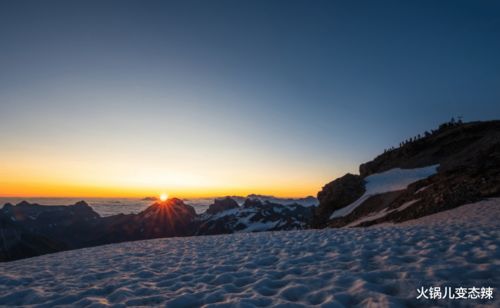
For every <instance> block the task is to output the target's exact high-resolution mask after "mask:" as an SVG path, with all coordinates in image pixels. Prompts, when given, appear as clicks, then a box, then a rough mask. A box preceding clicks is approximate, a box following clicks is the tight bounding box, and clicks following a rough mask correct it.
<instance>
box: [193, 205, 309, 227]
mask: <svg viewBox="0 0 500 308" xmlns="http://www.w3.org/2000/svg"><path fill="white" fill-rule="evenodd" d="M312 214H313V211H312V209H311V208H308V207H304V206H301V205H298V204H290V205H282V204H276V203H271V202H268V201H265V202H261V201H260V200H258V199H247V200H246V201H245V203H244V204H243V206H242V207H231V208H230V209H227V210H224V211H218V212H216V213H215V214H211V213H209V212H208V211H207V212H206V213H204V214H202V215H201V216H200V217H199V218H198V221H199V227H198V231H197V234H198V235H207V234H223V233H234V232H258V231H275V230H297V229H304V228H306V227H307V226H308V223H309V222H310V220H311V219H312Z"/></svg>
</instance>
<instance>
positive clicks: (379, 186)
mask: <svg viewBox="0 0 500 308" xmlns="http://www.w3.org/2000/svg"><path fill="white" fill-rule="evenodd" d="M438 167H439V165H435V166H429V167H424V168H417V169H400V168H395V169H391V170H388V171H385V172H382V173H375V174H372V175H370V176H367V177H366V178H365V182H366V184H365V188H366V191H365V193H364V194H363V195H362V196H361V197H360V198H359V199H358V200H356V201H355V202H353V203H351V204H349V205H348V206H345V207H343V208H340V209H338V210H336V211H335V212H333V213H332V215H330V219H333V218H336V217H342V216H346V215H348V214H350V213H351V212H352V211H354V210H355V209H356V208H357V207H358V206H360V205H361V204H362V203H363V202H365V201H366V200H367V199H368V198H370V197H371V196H374V195H378V194H383V193H387V192H391V191H398V190H403V189H406V188H407V186H408V185H409V184H411V183H414V182H416V181H419V180H422V179H425V178H428V177H429V176H431V175H433V174H435V173H436V172H437V168H438Z"/></svg>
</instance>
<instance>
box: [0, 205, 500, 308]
mask: <svg viewBox="0 0 500 308" xmlns="http://www.w3.org/2000/svg"><path fill="white" fill-rule="evenodd" d="M499 218H500V199H493V200H487V201H482V202H479V203H476V204H471V205H467V206H461V207H458V208H456V209H453V210H450V211H445V212H441V213H438V214H435V215H431V216H427V217H424V218H421V219H418V220H415V221H411V222H405V223H404V224H403V225H399V226H384V227H371V228H363V229H360V228H354V229H350V228H346V229H322V230H303V231H288V232H263V233H240V234H231V235H220V236H199V237H189V238H165V239H155V240H148V241H137V242H128V243H121V244H112V245H106V246H100V247H93V248H86V249H80V250H73V251H67V252H61V253H57V254H52V255H46V256H41V257H36V258H32V259H28V260H19V261H14V262H10V263H3V264H0V305H37V304H41V305H45V306H55V305H68V306H84V305H92V304H94V305H146V306H167V307H193V306H203V305H206V306H205V307H214V306H228V305H235V306H236V305H241V306H276V305H280V304H283V305H289V306H294V307H304V306H313V307H330V306H345V307H352V306H356V305H359V306H369V305H377V306H431V305H432V306H448V307H449V306H454V307H461V306H462V307H470V306H475V307H477V306H481V305H485V306H489V307H498V306H500V297H499V296H498V287H499V286H500V262H499V255H500V251H499V247H500V228H499V226H498V221H499ZM434 286H437V287H441V288H444V287H447V286H449V287H452V288H454V287H473V286H475V287H492V288H494V292H495V293H494V298H493V299H492V300H484V299H483V300H481V299H465V300H464V299H461V300H449V299H442V300H425V299H416V297H417V295H418V293H417V289H419V288H421V287H425V288H429V287H434Z"/></svg>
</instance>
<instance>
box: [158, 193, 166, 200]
mask: <svg viewBox="0 0 500 308" xmlns="http://www.w3.org/2000/svg"><path fill="white" fill-rule="evenodd" d="M167 199H168V194H166V193H162V194H160V201H167Z"/></svg>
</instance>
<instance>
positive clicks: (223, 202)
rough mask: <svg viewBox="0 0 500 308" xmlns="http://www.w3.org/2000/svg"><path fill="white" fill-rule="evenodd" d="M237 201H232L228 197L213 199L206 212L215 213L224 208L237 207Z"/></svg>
mask: <svg viewBox="0 0 500 308" xmlns="http://www.w3.org/2000/svg"><path fill="white" fill-rule="evenodd" d="M238 207H239V206H238V203H236V201H234V200H233V199H232V198H230V197H225V198H221V199H215V200H214V203H213V204H211V205H210V206H209V207H208V209H207V211H206V212H207V213H208V214H217V213H219V212H222V211H225V210H230V209H236V208H238Z"/></svg>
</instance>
